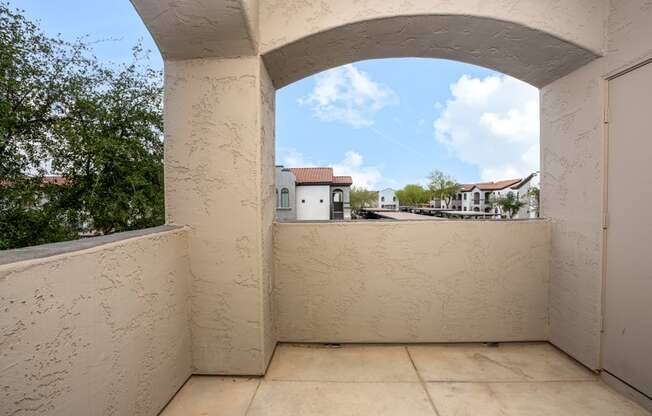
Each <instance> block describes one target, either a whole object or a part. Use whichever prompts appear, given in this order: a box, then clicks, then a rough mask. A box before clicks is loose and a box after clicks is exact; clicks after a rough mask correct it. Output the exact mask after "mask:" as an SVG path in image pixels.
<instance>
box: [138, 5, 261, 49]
mask: <svg viewBox="0 0 652 416" xmlns="http://www.w3.org/2000/svg"><path fill="white" fill-rule="evenodd" d="M131 3H132V4H133V5H134V7H135V8H136V11H137V12H138V14H139V15H140V17H141V18H142V19H143V22H144V23H145V25H146V26H147V29H148V30H149V32H150V33H151V34H152V37H153V38H154V41H155V42H156V44H157V46H158V47H159V49H160V51H161V54H162V55H163V57H164V58H166V59H193V58H203V57H221V58H226V57H235V56H240V55H252V54H255V53H256V50H257V42H258V40H257V38H258V26H259V25H258V1H257V0H219V1H217V0H211V1H201V0H175V1H167V0H166V1H161V0H131Z"/></svg>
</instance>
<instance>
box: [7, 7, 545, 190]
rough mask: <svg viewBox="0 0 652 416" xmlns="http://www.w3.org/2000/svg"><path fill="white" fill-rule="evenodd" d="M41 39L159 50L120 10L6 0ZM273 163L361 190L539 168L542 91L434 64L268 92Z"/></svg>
mask: <svg viewBox="0 0 652 416" xmlns="http://www.w3.org/2000/svg"><path fill="white" fill-rule="evenodd" d="M10 5H11V6H13V7H18V8H20V9H23V10H25V14H26V15H27V16H28V17H29V18H30V19H33V20H38V22H39V25H40V27H41V28H42V29H43V30H44V31H45V32H46V33H47V34H49V35H57V34H61V35H62V36H63V37H64V38H66V39H69V40H73V39H75V38H78V37H86V40H87V41H88V42H89V43H91V44H92V46H93V50H94V53H95V55H96V56H97V57H98V58H99V59H100V60H101V61H104V62H107V63H116V64H119V63H122V62H128V61H129V59H130V56H131V47H132V46H134V45H135V44H136V43H138V42H141V43H142V45H143V46H144V47H145V48H146V49H149V50H151V51H152V54H151V55H150V65H152V66H153V67H155V68H161V67H162V60H161V57H160V55H159V53H158V51H157V49H156V45H155V43H154V41H153V40H152V38H151V36H150V35H149V33H148V32H147V30H146V28H145V27H144V25H143V24H142V22H141V20H140V18H139V17H138V15H137V14H136V12H135V10H134V9H133V7H132V6H131V3H130V2H129V1H128V0H85V1H80V0H56V1H55V0H11V1H10ZM276 163H277V164H282V165H285V166H288V167H301V166H332V167H333V168H334V171H335V174H337V175H351V176H353V181H354V185H357V186H363V187H366V188H370V189H382V188H386V187H391V188H396V189H398V188H401V187H403V186H404V185H406V184H409V183H419V184H423V185H425V184H426V183H427V177H428V174H429V173H430V172H431V171H433V170H435V169H437V170H441V171H443V172H445V173H446V174H448V175H450V176H452V177H453V178H455V179H456V180H458V181H459V182H461V183H470V182H477V181H491V180H501V179H511V178H518V177H523V176H526V175H527V174H529V173H531V172H534V171H537V170H538V169H539V92H538V90H537V89H536V88H534V87H532V86H530V85H528V84H525V83H523V82H521V81H518V80H516V79H514V78H511V77H509V76H506V75H503V74H501V73H498V72H495V71H492V70H490V69H486V68H481V67H478V66H473V65H469V64H464V63H461V62H454V61H447V60H440V59H419V58H409V59H408V58H401V59H381V60H370V61H361V62H355V63H352V64H349V65H345V66H342V67H338V68H334V69H331V70H328V71H324V72H322V73H319V74H315V75H313V76H311V77H308V78H305V79H303V80H300V81H298V82H295V83H293V84H291V85H288V86H287V87H284V88H282V89H280V90H278V91H277V97H276Z"/></svg>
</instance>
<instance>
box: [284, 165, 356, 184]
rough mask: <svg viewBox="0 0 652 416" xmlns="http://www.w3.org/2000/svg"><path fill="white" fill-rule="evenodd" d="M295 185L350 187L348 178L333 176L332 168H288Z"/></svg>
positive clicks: (350, 181)
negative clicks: (292, 174)
mask: <svg viewBox="0 0 652 416" xmlns="http://www.w3.org/2000/svg"><path fill="white" fill-rule="evenodd" d="M289 170H290V171H291V172H292V173H294V176H295V177H296V178H297V180H296V183H297V185H351V184H353V178H351V177H350V176H334V175H333V168H290V169H289Z"/></svg>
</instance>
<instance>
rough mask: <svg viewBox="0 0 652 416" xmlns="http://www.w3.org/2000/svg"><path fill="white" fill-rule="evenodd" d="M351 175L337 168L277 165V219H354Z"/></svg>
mask: <svg viewBox="0 0 652 416" xmlns="http://www.w3.org/2000/svg"><path fill="white" fill-rule="evenodd" d="M352 183H353V181H352V178H351V177H350V176H335V175H333V168H284V167H283V166H276V219H278V220H285V221H288V220H290V221H291V220H297V221H328V220H350V219H351V204H350V194H351V184H352Z"/></svg>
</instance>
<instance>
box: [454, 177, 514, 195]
mask: <svg viewBox="0 0 652 416" xmlns="http://www.w3.org/2000/svg"><path fill="white" fill-rule="evenodd" d="M521 181H522V179H520V178H519V179H506V180H503V181H497V182H479V183H468V184H465V185H462V192H469V191H470V190H472V189H473V188H478V189H479V190H481V191H500V190H502V189H505V188H509V187H510V186H514V185H516V184H518V183H520V182H521Z"/></svg>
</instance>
